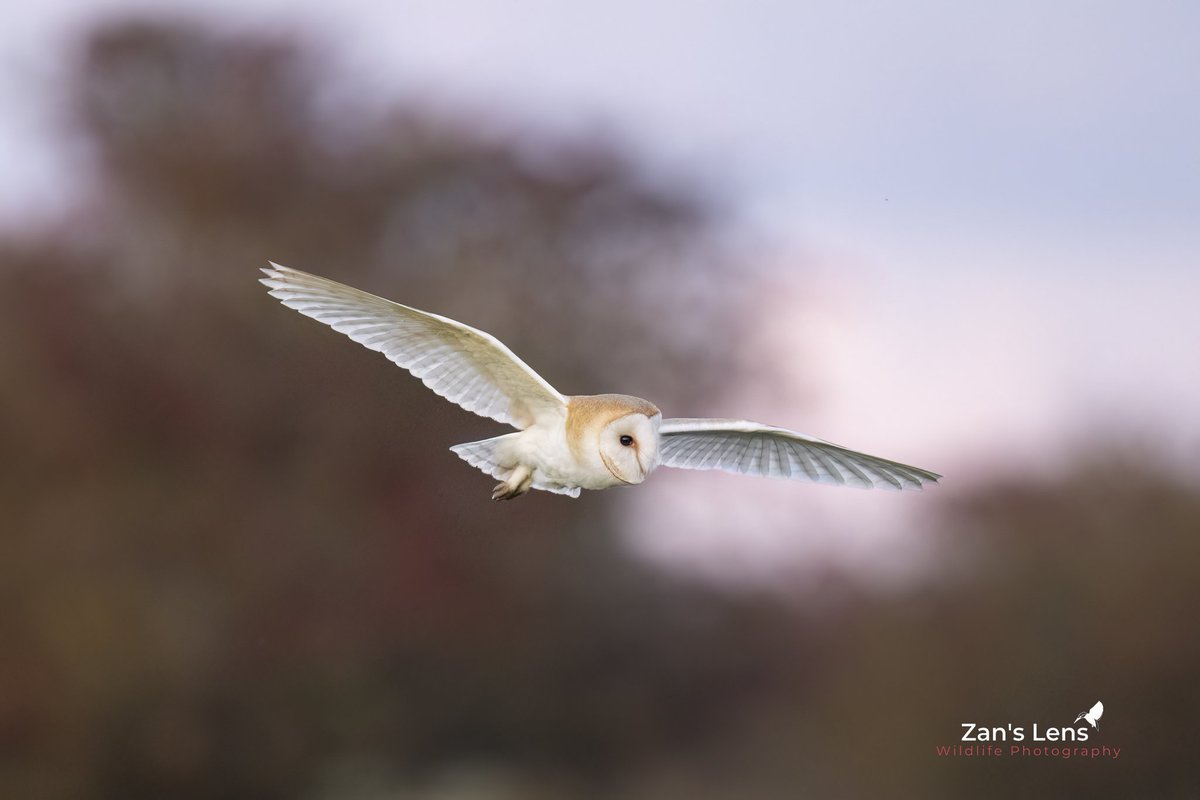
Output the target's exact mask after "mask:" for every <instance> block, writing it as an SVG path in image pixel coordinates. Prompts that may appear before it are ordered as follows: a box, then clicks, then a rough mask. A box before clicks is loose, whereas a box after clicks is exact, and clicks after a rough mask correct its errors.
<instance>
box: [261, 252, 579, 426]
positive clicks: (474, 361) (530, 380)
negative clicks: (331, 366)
mask: <svg viewBox="0 0 1200 800" xmlns="http://www.w3.org/2000/svg"><path fill="white" fill-rule="evenodd" d="M263 272H264V273H266V276H267V277H265V278H262V279H260V282H261V283H263V284H265V285H266V286H267V288H269V289H270V290H271V291H270V294H271V296H272V297H275V298H277V299H278V300H279V301H280V302H281V303H283V304H284V305H285V306H287V307H288V308H293V309H295V310H296V311H299V312H300V313H301V314H304V315H305V316H308V317H312V318H313V319H315V320H317V321H318V322H323V323H325V324H326V325H328V326H329V327H331V328H333V329H334V330H335V331H338V332H340V333H344V334H346V335H347V336H349V337H350V338H351V339H353V340H354V341H356V342H358V343H359V344H361V345H363V346H364V347H367V348H369V349H371V350H376V351H378V352H380V353H383V354H384V355H385V356H387V357H388V359H389V360H391V361H392V362H393V363H395V364H397V365H398V366H401V367H403V368H404V369H406V370H408V371H409V372H411V373H412V374H413V375H415V376H417V377H418V378H420V379H421V382H422V383H424V384H425V385H426V386H428V387H429V388H430V389H432V390H433V391H434V392H436V393H437V394H439V395H441V396H442V397H444V398H446V399H447V400H449V401H450V402H452V403H457V404H458V405H460V406H462V407H463V408H465V409H466V410H467V411H473V412H474V413H476V414H479V415H480V416H481V417H491V418H492V419H494V420H497V421H499V422H505V423H508V424H509V425H512V426H513V427H514V428H522V429H523V428H528V427H529V426H530V425H533V424H534V423H535V422H538V421H541V420H546V419H551V420H557V419H559V418H565V417H566V413H567V405H566V402H567V401H566V398H564V397H563V396H562V395H561V394H559V393H558V392H557V391H556V390H555V389H554V387H553V386H551V385H550V384H549V383H547V382H546V381H545V379H544V378H542V376H540V375H538V374H537V373H536V372H534V371H533V370H532V369H530V368H529V365H528V364H526V363H525V362H524V361H522V360H521V359H519V358H517V355H516V353H514V352H513V351H512V350H509V349H508V348H507V347H505V346H504V343H503V342H501V341H500V340H499V339H497V338H496V337H494V336H492V335H491V334H489V333H484V332H483V331H481V330H476V329H475V328H472V327H471V326H469V325H464V324H462V323H461V322H457V321H455V320H452V319H450V318H448V317H442V316H439V315H437V314H430V313H429V312H427V311H420V310H418V309H415V308H409V307H408V306H402V305H400V304H399V303H393V302H392V301H390V300H384V299H383V298H382V297H376V296H375V295H373V294H368V293H366V292H363V291H360V290H358V289H355V288H353V287H351V286H346V285H345V284H343V283H338V282H337V281H331V280H329V279H328V278H321V277H319V276H317V275H309V274H308V273H307V272H301V271H300V270H298V269H291V268H290V267H284V266H281V265H279V264H275V263H272V264H271V268H270V269H264V270H263Z"/></svg>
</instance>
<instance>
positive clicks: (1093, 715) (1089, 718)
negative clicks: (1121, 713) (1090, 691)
mask: <svg viewBox="0 0 1200 800" xmlns="http://www.w3.org/2000/svg"><path fill="white" fill-rule="evenodd" d="M1103 713H1104V703H1101V702H1100V701H1098V700H1097V701H1096V705H1094V706H1092V707H1091V708H1089V709H1088V710H1087V711H1081V712H1080V713H1079V716H1078V717H1076V718H1075V721H1076V722H1079V720H1083V721H1084V722H1086V723H1087V724H1089V725H1091V726H1092V727H1093V728H1095V729H1096V730H1100V715H1101V714H1103Z"/></svg>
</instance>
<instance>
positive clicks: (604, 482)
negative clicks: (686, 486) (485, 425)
mask: <svg viewBox="0 0 1200 800" xmlns="http://www.w3.org/2000/svg"><path fill="white" fill-rule="evenodd" d="M263 272H264V273H266V276H267V277H265V278H261V279H260V280H261V282H262V283H263V284H265V285H266V286H267V287H268V288H269V289H270V294H271V296H272V297H275V298H277V299H278V300H279V301H280V302H282V303H283V304H284V305H285V306H287V307H288V308H293V309H295V310H296V311H299V312H300V313H301V314H304V315H305V316H308V317H312V318H313V319H315V320H317V321H318V322H323V323H325V324H326V325H328V326H330V327H331V328H333V329H334V330H335V331H339V332H341V333H344V334H346V335H347V336H349V337H350V338H351V339H353V340H354V341H356V342H358V343H359V344H361V345H363V346H364V347H368V348H370V349H372V350H377V351H379V352H380V353H383V354H384V355H385V356H387V357H388V359H389V360H391V361H393V362H395V363H396V364H397V365H399V366H401V367H403V368H404V369H406V370H408V371H409V372H411V373H412V374H413V375H415V376H416V377H418V378H420V379H421V381H422V382H423V383H424V384H425V385H426V386H428V387H429V388H430V389H432V390H433V391H434V392H436V393H437V394H439V395H441V396H442V397H444V398H446V399H447V400H449V401H451V402H452V403H457V404H458V405H460V406H462V407H463V408H465V409H467V410H468V411H473V412H475V413H476V414H479V415H480V416H484V417H491V418H492V419H494V420H497V421H499V422H504V423H507V424H508V425H511V426H513V427H514V428H516V429H517V431H516V432H515V433H506V434H504V435H503V436H496V437H494V438H492V439H484V440H483V441H479V442H468V443H466V444H458V445H455V446H454V447H451V448H450V449H451V450H452V451H454V453H455V454H457V455H458V457H459V458H461V459H463V460H464V461H466V462H467V463H468V464H470V465H471V466H473V467H477V468H478V469H481V470H483V471H484V472H486V473H488V474H489V475H491V476H492V477H494V478H497V479H499V480H500V483H499V484H497V486H496V488H495V490H494V491H493V492H492V499H493V500H508V499H511V498H514V497H519V496H520V495H522V494H525V493H526V492H528V491H529V490H530V489H542V490H544V491H547V492H555V493H557V494H565V495H570V496H571V497H578V496H579V490H580V489H609V488H611V487H613V486H633V485H636V484H639V483H641V482H642V481H644V480H646V478H647V477H649V475H650V473H651V472H653V471H654V470H655V468H656V467H658V466H660V465H661V466H668V467H678V468H681V469H721V470H725V471H727V472H740V473H743V474H747V475H765V476H767V477H771V478H792V479H795V480H805V481H815V482H817V483H831V484H838V485H845V486H857V487H861V488H868V489H869V488H871V487H873V486H877V487H880V488H884V489H920V488H921V487H922V486H924V485H925V484H927V483H936V482H937V479H938V478H939V477H941V476H940V475H938V474H936V473H933V472H930V471H928V470H924V469H918V468H917V467H910V466H907V465H905V464H899V463H897V462H895V461H888V460H887V459H883V458H877V457H875V456H869V455H866V454H865V453H858V452H855V451H854V450H848V449H846V448H844V447H840V446H838V445H836V444H830V443H829V442H825V441H822V440H820V439H814V438H812V437H811V436H805V435H804V434H802V433H796V432H795V431H789V430H786V429H784V428H774V427H771V426H770V425H761V424H759V423H757V422H746V421H743V420H733V419H663V417H662V412H661V411H659V410H658V407H657V406H655V405H654V404H653V403H651V402H649V401H646V400H642V399H641V398H638V397H630V396H628V395H623V394H594V395H564V394H560V393H559V392H558V391H556V390H555V389H554V387H553V386H551V385H550V384H549V383H547V382H546V381H545V379H543V378H542V377H541V376H540V375H538V374H537V373H536V372H534V371H533V370H532V369H530V368H529V366H528V365H526V364H525V362H524V361H522V360H521V359H519V358H517V356H516V354H515V353H513V351H511V350H509V349H508V348H507V347H505V346H504V345H503V344H502V343H501V342H500V341H499V340H498V339H496V338H495V337H494V336H491V335H490V334H487V333H484V332H483V331H480V330H476V329H474V328H471V327H469V326H467V325H464V324H462V323H461V322H455V321H454V320H452V319H447V318H446V317H441V316H438V315H437V314H430V313H428V312H425V311H418V310H417V309H415V308H409V307H408V306H402V305H400V304H399V303H393V302H391V301H390V300H384V299H383V298H381V297H376V296H375V295H371V294H367V293H366V292H362V291H359V290H358V289H353V288H351V287H349V286H346V285H344V284H341V283H337V282H336V281H331V280H328V279H326V278H320V277H317V276H316V275H309V274H307V273H305V272H300V271H299V270H295V269H290V268H288V267H283V266H280V265H278V264H275V263H272V264H271V268H270V269H264V270H263Z"/></svg>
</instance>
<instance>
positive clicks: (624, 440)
mask: <svg viewBox="0 0 1200 800" xmlns="http://www.w3.org/2000/svg"><path fill="white" fill-rule="evenodd" d="M621 444H622V445H623V446H625V447H629V446H630V445H631V444H633V437H632V436H622V437H621Z"/></svg>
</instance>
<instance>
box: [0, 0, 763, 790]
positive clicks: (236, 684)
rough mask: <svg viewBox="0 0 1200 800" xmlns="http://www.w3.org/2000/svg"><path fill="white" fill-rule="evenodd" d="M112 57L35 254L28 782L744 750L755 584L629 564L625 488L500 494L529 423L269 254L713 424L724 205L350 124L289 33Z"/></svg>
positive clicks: (127, 38) (722, 339)
mask: <svg viewBox="0 0 1200 800" xmlns="http://www.w3.org/2000/svg"><path fill="white" fill-rule="evenodd" d="M76 81H77V83H76V85H75V86H74V88H73V94H72V97H73V100H72V110H73V113H74V117H75V119H77V120H78V122H79V126H80V128H79V130H80V131H81V133H82V135H83V137H84V139H85V140H86V141H87V142H89V143H90V146H91V150H92V153H93V156H94V161H95V164H96V166H97V170H96V173H95V175H96V179H95V182H94V185H93V187H92V189H91V191H90V193H89V194H88V195H87V196H86V197H85V198H84V200H83V202H82V205H81V207H80V208H79V209H78V210H77V211H75V212H74V213H73V214H72V215H71V216H70V218H69V219H67V220H65V221H63V222H62V223H60V224H57V225H56V226H54V227H52V228H51V229H49V230H47V231H45V232H43V233H40V234H37V235H30V234H19V235H18V234H14V233H9V234H6V235H5V236H4V237H3V239H2V240H0V365H2V366H3V369H4V372H3V374H4V375H5V376H6V378H5V383H4V393H3V397H2V399H0V403H2V404H3V416H2V419H3V420H4V423H3V428H2V429H0V444H2V445H3V447H4V452H5V456H6V457H5V458H4V459H3V463H2V464H0V473H2V475H0V477H2V479H3V480H0V497H2V498H3V502H4V507H5V509H6V517H7V518H8V521H9V522H8V524H7V525H6V528H7V529H8V530H9V533H7V534H6V535H5V536H4V538H3V540H2V542H0V574H2V575H3V578H4V580H3V584H2V587H3V588H2V590H0V591H3V596H2V597H3V600H4V601H5V602H4V603H3V607H2V609H0V624H3V634H4V641H5V642H6V647H5V648H4V650H5V652H4V655H3V656H0V676H2V677H3V685H4V686H5V687H6V691H5V700H4V703H3V704H2V705H0V730H2V731H3V736H2V738H0V748H3V753H4V754H5V755H4V758H3V761H2V763H3V767H2V768H0V787H3V790H4V791H3V793H4V794H5V795H6V796H50V795H58V796H70V797H88V796H97V797H98V796H121V797H136V796H146V797H161V796H164V795H166V796H172V797H214V796H252V797H271V796H279V797H294V796H296V794H297V792H298V791H300V789H302V788H303V787H308V786H321V785H327V784H328V785H330V786H331V787H332V788H330V790H329V791H330V792H331V793H332V795H333V796H345V791H343V790H342V789H339V788H338V785H340V784H338V783H337V781H340V780H342V778H338V777H337V776H343V777H344V775H345V774H352V775H357V774H360V773H361V774H366V775H370V774H374V772H378V771H381V770H382V771H387V770H398V771H401V772H403V773H404V774H406V775H411V774H420V773H421V772H422V771H427V770H430V769H433V768H434V767H436V766H437V765H439V764H446V763H457V762H460V761H464V760H466V761H471V760H473V759H479V760H482V761H501V762H503V763H506V764H514V765H517V766H518V767H522V768H525V767H528V768H533V767H538V768H543V769H547V770H550V771H551V772H556V771H564V770H565V771H567V772H568V773H569V774H570V775H573V776H575V779H576V780H577V779H578V776H579V775H588V776H591V777H592V778H594V779H596V780H600V779H604V778H606V776H607V777H609V778H611V776H613V775H614V774H615V772H614V770H616V769H617V767H618V766H620V767H621V768H627V767H628V764H629V763H630V760H631V759H637V758H640V757H642V756H641V754H643V753H647V752H655V751H656V749H657V748H661V747H668V748H669V747H674V746H678V745H681V744H682V743H687V742H693V741H696V740H702V739H704V738H705V734H704V731H705V730H708V729H713V728H714V727H716V726H715V723H714V721H715V720H716V719H718V718H720V717H721V716H722V715H724V714H725V713H726V710H727V709H728V708H730V706H731V704H733V703H734V702H736V699H737V698H738V696H739V695H740V694H741V691H742V690H741V689H739V688H738V687H740V686H742V685H743V683H745V684H746V687H745V689H746V691H750V690H751V689H752V684H753V683H754V681H751V680H750V679H751V678H758V677H760V676H761V675H762V674H763V671H764V669H765V668H766V667H765V665H764V664H760V663H757V662H756V660H755V659H754V658H753V657H752V652H753V651H754V649H755V648H754V646H752V645H751V643H752V642H754V641H756V640H757V634H756V633H755V631H754V630H753V629H752V628H749V629H746V630H745V631H744V632H739V631H738V630H737V623H736V618H737V616H738V615H739V614H740V612H739V611H738V606H736V605H729V604H726V603H718V602H717V601H716V600H715V599H714V598H711V597H709V596H708V595H704V594H702V593H698V592H692V591H685V590H683V589H681V587H678V586H672V587H670V588H669V589H668V588H666V587H664V584H663V579H661V578H658V577H655V576H651V575H649V574H647V573H645V572H644V571H642V570H641V569H640V568H638V567H636V566H634V565H632V564H630V563H629V562H628V561H627V560H626V559H625V558H624V557H623V556H622V555H621V554H620V553H618V552H617V551H615V550H614V546H613V544H612V542H613V541H614V538H615V537H614V536H613V535H612V528H613V525H614V515H613V508H614V505H615V504H616V503H617V502H618V501H617V498H616V496H615V495H614V494H613V493H610V494H608V495H606V496H604V497H588V498H585V499H583V500H580V501H578V502H567V501H565V500H563V499H559V498H552V497H540V496H539V497H537V498H533V500H534V501H533V502H529V501H525V502H521V503H512V504H505V505H501V506H497V505H495V504H492V503H491V502H490V501H489V500H488V491H489V488H490V480H489V479H488V478H487V477H486V476H483V475H481V474H479V473H476V472H474V471H473V470H471V469H469V468H467V467H466V466H465V465H463V464H462V463H461V462H459V461H458V460H457V459H456V458H455V457H454V456H453V455H452V454H451V453H449V452H448V450H447V449H446V448H447V447H448V446H449V445H451V444H454V443H457V442H460V441H468V440H471V439H473V438H480V437H482V436H487V435H494V433H497V432H499V431H498V430H497V428H496V426H495V425H493V424H491V423H489V422H487V421H484V420H480V419H477V418H474V417H472V416H471V415H469V414H466V413H465V412H464V413H458V412H456V411H455V410H454V409H453V408H452V407H450V406H449V405H448V404H446V403H445V402H444V401H442V400H440V399H438V398H436V397H434V396H432V395H431V394H430V393H429V392H428V391H427V390H425V389H424V388H423V387H421V386H420V385H419V383H418V382H417V381H414V380H412V379H411V378H410V377H409V376H407V375H406V374H405V373H403V372H402V371H400V370H397V369H395V368H393V367H391V366H390V365H388V364H387V362H385V361H383V360H382V359H380V358H379V357H378V356H376V355H374V354H372V353H369V352H367V351H365V350H362V349H361V348H358V347H355V346H353V345H352V344H350V343H348V342H346V341H345V340H342V339H340V338H339V337H336V336H330V335H329V333H328V331H327V330H321V329H319V328H318V326H316V325H313V324H311V323H308V322H306V321H304V320H301V319H298V318H296V317H295V315H293V314H290V313H287V312H286V311H285V310H283V309H280V308H279V307H278V306H277V305H276V304H274V303H272V302H271V301H270V300H269V298H266V297H265V295H264V291H263V289H262V287H260V286H259V285H258V284H257V283H256V282H255V278H256V277H258V275H257V273H256V271H255V270H256V268H257V266H259V265H262V264H264V263H265V261H266V260H267V259H268V258H273V259H275V260H278V261H281V262H283V263H288V264H294V265H296V266H299V267H302V268H307V269H312V270H314V271H318V272H321V273H324V274H329V275H331V276H334V277H337V278H339V279H342V280H345V281H347V282H349V283H352V284H355V285H359V286H363V287H364V288H367V289H369V290H373V291H376V292H378V293H381V294H384V295H388V296H393V297H398V298H402V299H404V300H406V301H408V302H411V303H413V304H416V305H418V306H423V307H426V308H431V309H434V310H437V311H440V312H443V313H447V314H449V315H451V316H454V317H456V318H459V319H464V320H469V321H471V322H473V323H474V324H477V325H479V326H480V327H483V328H484V329H487V330H492V331H495V332H496V333H497V334H499V335H501V336H502V337H503V338H504V340H505V341H506V342H507V343H509V344H510V345H512V346H513V347H514V349H515V350H517V351H518V352H520V353H522V354H523V355H524V356H525V357H527V358H528V359H529V360H530V361H531V362H532V363H533V364H536V365H537V366H538V368H539V369H540V370H542V371H543V372H544V374H546V375H547V376H548V377H549V379H550V380H552V381H553V382H554V383H555V384H557V385H558V386H560V387H561V388H563V389H564V390H566V391H569V392H570V391H580V392H587V391H595V390H597V389H609V390H612V389H619V390H625V391H628V392H631V393H637V394H645V395H650V396H654V397H656V398H663V399H664V402H670V401H675V402H677V403H678V407H679V408H680V409H681V410H684V411H686V410H687V406H688V402H687V400H686V398H685V397H684V396H683V395H681V394H680V393H679V390H678V389H677V388H676V387H678V386H683V385H690V386H692V387H695V388H697V389H703V387H704V386H705V380H706V379H705V377H704V376H705V375H706V374H707V375H712V376H718V375H721V374H722V373H724V372H727V371H728V370H729V369H731V368H732V366H733V365H732V359H731V356H730V351H729V350H728V349H727V345H726V344H725V343H727V342H731V341H733V340H734V339H735V331H734V330H733V319H734V313H733V311H734V309H735V307H736V302H737V300H736V295H734V294H733V293H731V292H730V291H728V289H727V287H724V286H723V285H722V284H724V283H729V282H732V281H731V266H732V262H731V261H729V260H728V259H726V258H725V257H724V256H714V255H712V254H713V253H714V252H716V253H719V252H721V250H722V245H721V240H720V237H719V232H718V231H717V230H716V228H715V227H714V225H713V215H712V212H711V210H710V207H709V205H708V203H707V201H705V200H702V199H701V198H699V197H696V196H693V195H692V194H690V193H687V192H685V191H683V190H681V189H679V188H674V187H664V186H663V185H662V184H661V182H659V183H657V184H654V185H652V183H651V182H650V181H648V180H646V179H645V178H644V176H643V174H642V172H641V171H640V169H639V167H638V165H637V164H636V163H635V162H633V161H632V160H630V159H628V158H626V157H625V156H623V155H622V154H621V153H618V152H615V151H613V150H611V149H609V148H607V147H605V146H602V145H600V144H597V143H575V142H567V143H563V142H554V141H546V142H529V141H508V140H505V139H503V138H502V137H497V136H496V135H493V134H489V133H487V132H486V127H487V126H486V124H485V123H486V122H487V121H486V120H476V119H473V118H472V117H470V116H469V115H463V116H461V117H453V116H446V115H436V114H432V113H429V112H426V111H424V110H422V109H421V108H420V107H417V106H413V105H403V106H400V107H398V108H397V109H396V110H395V111H394V112H392V113H388V114H384V115H367V114H364V115H363V116H362V118H361V119H359V120H354V119H351V118H349V117H348V115H347V113H346V110H345V108H342V109H341V111H340V113H339V115H337V116H333V115H331V114H329V113H328V110H327V109H326V110H325V111H324V112H323V110H322V109H323V105H322V102H323V97H324V95H323V91H324V87H323V86H322V84H321V82H320V80H319V78H318V76H317V71H316V70H315V69H314V68H313V66H312V64H311V62H310V61H309V59H308V56H306V55H305V53H304V52H303V51H302V50H301V49H300V48H298V47H296V46H295V45H294V44H293V43H291V42H287V41H273V40H270V39H264V38H258V37H246V38H241V37H228V36H221V35H214V34H211V33H209V32H206V31H204V30H201V29H197V28H193V27H188V26H171V25H166V26H164V25H159V24H144V23H138V22H133V23H123V24H117V25H114V26H111V27H107V28H104V29H102V30H100V31H99V32H97V33H96V34H95V35H94V36H92V37H91V38H90V40H89V41H88V42H87V43H86V47H85V48H84V50H83V59H82V63H81V65H80V68H79V70H78V72H77V73H76ZM531 153H536V158H534V157H533V156H531V155H530V154H531ZM664 318H670V319H683V320H692V321H694V324H693V325H692V326H690V327H689V325H683V326H666V325H663V324H662V320H663V319H664ZM651 340H653V341H654V342H655V346H654V347H653V348H647V347H645V346H644V343H645V342H647V341H651ZM546 343H549V346H548V345H547V344H546ZM602 343H603V344H602ZM579 353H588V354H589V357H588V358H587V359H580V358H577V357H575V356H574V355H573V354H579ZM681 372H686V373H687V379H686V380H674V379H673V378H672V375H674V377H675V378H678V377H679V374H680V373H681ZM714 626H716V627H718V628H720V629H722V630H725V629H726V628H728V632H729V634H730V636H731V637H732V639H731V638H729V637H727V636H721V637H712V636H709V635H708V631H710V630H711V629H712V628H713V627H714ZM664 629H669V630H671V632H672V633H671V635H670V636H669V637H664V636H663V635H662V631H663V630H664ZM731 642H738V643H740V644H739V645H738V646H734V647H730V644H731ZM760 644H761V645H762V646H766V643H765V642H762V643H760ZM681 663H691V664H692V668H690V669H688V670H687V671H686V673H681V672H680V670H678V669H677V667H678V666H679V665H680V664H681ZM714 688H717V689H719V691H714ZM343 759H346V760H349V762H350V763H354V764H357V765H358V767H356V768H355V769H354V770H351V771H350V773H346V772H345V771H343V770H340V767H339V765H340V764H341V763H342V760H343ZM329 776H335V777H329ZM335 778H336V780H335ZM330 781H334V783H333V784H330V783H329V782H330Z"/></svg>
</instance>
